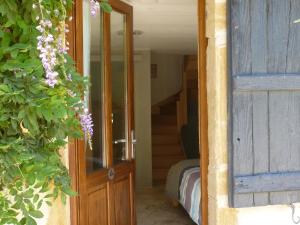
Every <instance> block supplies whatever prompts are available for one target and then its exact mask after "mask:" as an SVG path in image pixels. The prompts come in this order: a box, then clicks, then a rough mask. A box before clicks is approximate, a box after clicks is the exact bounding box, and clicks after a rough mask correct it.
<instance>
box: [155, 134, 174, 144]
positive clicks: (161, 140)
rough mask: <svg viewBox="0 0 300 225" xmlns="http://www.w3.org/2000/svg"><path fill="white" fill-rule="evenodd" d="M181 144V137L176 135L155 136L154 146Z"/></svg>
mask: <svg viewBox="0 0 300 225" xmlns="http://www.w3.org/2000/svg"><path fill="white" fill-rule="evenodd" d="M157 144H158V145H164V144H166V145H168V144H179V136H178V135H175V134H153V135H152V145H157Z"/></svg>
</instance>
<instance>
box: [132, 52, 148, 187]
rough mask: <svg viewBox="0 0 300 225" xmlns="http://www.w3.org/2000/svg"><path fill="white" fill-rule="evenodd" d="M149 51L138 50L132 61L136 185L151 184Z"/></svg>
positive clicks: (146, 185) (144, 185) (145, 185)
mask: <svg viewBox="0 0 300 225" xmlns="http://www.w3.org/2000/svg"><path fill="white" fill-rule="evenodd" d="M150 64H151V53H150V50H145V51H138V52H137V53H136V57H135V61H134V67H135V68H134V100H135V102H134V107H135V131H136V139H137V144H136V185H137V187H151V186H152V149H151V75H150Z"/></svg>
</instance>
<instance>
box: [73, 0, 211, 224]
mask: <svg viewBox="0 0 300 225" xmlns="http://www.w3.org/2000/svg"><path fill="white" fill-rule="evenodd" d="M88 2H89V1H88V0H84V1H82V0H76V1H75V5H74V11H73V17H74V20H73V22H72V23H71V24H70V28H71V35H70V36H71V37H72V38H71V40H70V43H71V45H70V46H71V54H72V55H73V57H74V59H75V61H76V64H77V66H78V70H79V72H81V73H84V71H85V70H86V69H87V68H88V69H89V70H90V71H89V72H87V73H88V75H89V76H90V78H89V79H90V81H91V83H92V84H91V90H90V92H89V94H90V96H89V99H90V101H89V103H90V104H91V105H90V106H89V107H91V108H92V110H93V111H94V112H95V116H96V117H97V119H100V120H101V121H100V122H99V126H98V128H99V129H98V131H99V132H98V133H99V135H98V136H99V137H101V138H100V139H98V140H96V139H95V140H94V143H93V144H94V146H96V148H95V149H93V152H89V151H86V150H87V149H86V143H85V142H84V141H75V142H72V143H70V148H71V149H73V151H70V153H71V154H70V173H71V175H72V178H73V179H72V182H73V187H74V189H75V190H76V191H77V192H78V193H79V195H78V196H77V197H76V198H72V199H71V221H72V222H71V223H72V225H86V224H88V225H94V224H95V225H104V224H105V225H106V224H107V225H121V224H122V225H123V224H124V225H134V224H136V223H135V217H137V218H138V221H137V224H138V225H151V224H154V223H155V224H156V225H159V224H193V223H194V222H195V223H198V224H202V225H207V190H206V189H207V182H206V180H207V163H208V157H207V137H206V135H205V134H207V115H206V114H207V111H206V110H207V107H206V86H205V85H206V80H205V78H206V62H205V58H206V38H205V10H204V9H205V1H201V0H199V1H198V2H199V4H198V2H197V0H186V1H184V2H183V1H182V0H127V1H126V0H124V1H121V0H110V3H111V5H112V7H113V13H111V14H107V13H101V12H100V14H99V15H97V16H96V17H94V18H91V17H89V16H87V15H88V10H89V8H88V7H90V6H89V5H88ZM197 4H198V12H197ZM85 7H86V8H85ZM85 13H87V14H85ZM197 13H198V14H197ZM133 14H134V17H133V18H135V21H136V23H135V25H134V26H133V21H132V15H133ZM198 15H199V16H198ZM197 18H198V19H199V21H198V20H197ZM138 23H140V24H138ZM198 25H199V26H198ZM198 32H199V38H198V41H197V34H198ZM132 38H134V45H135V46H134V48H133V40H132ZM133 49H134V52H133V51H132V50H133ZM133 64H134V65H135V68H134V69H133ZM197 66H198V68H197ZM93 68H98V69H95V70H93ZM133 70H135V71H134V72H135V76H134V77H133ZM91 72H92V73H91ZM120 77H122V79H123V81H122V83H121V86H120V85H119V81H120V79H119V78H120ZM115 78H116V80H114V79H115ZM133 80H134V82H133ZM133 83H134V84H135V85H134V86H133ZM97 85H98V86H97ZM118 85H119V86H118ZM120 87H122V88H120ZM114 90H115V92H114ZM93 93H94V94H93ZM133 93H134V101H133ZM199 93H200V94H199ZM133 102H134V104H133ZM97 104H98V105H97ZM93 107H94V108H93ZM200 111H201V113H200V114H199V112H200ZM118 112H119V113H118ZM133 112H134V114H135V116H132V117H131V115H133ZM203 112H204V113H203ZM97 113H98V114H97ZM118 115H120V117H119V116H118ZM116 121H119V122H118V124H116V123H115V122H116ZM153 123H156V124H153ZM120 124H121V125H120ZM115 125H116V127H114V126H115ZM199 127H200V129H201V131H200V130H199ZM119 128H120V129H121V131H122V132H119V131H118V129H119ZM134 130H135V132H134ZM203 131H204V132H203ZM155 135H156V137H153V136H155ZM199 136H200V137H199ZM114 137H116V138H114ZM135 138H137V144H136V145H135ZM155 138H156V139H155ZM97 141H98V142H97ZM155 143H156V144H158V145H157V146H153V144H155ZM134 145H135V147H134ZM163 145H165V146H163ZM199 145H201V147H200V148H199ZM203 146H204V147H203ZM199 149H200V151H201V153H200V155H201V157H199V154H198V153H199ZM99 150H100V151H99ZM174 150H175V151H177V152H175V153H174ZM97 153H99V154H98V155H97ZM169 153H171V154H169ZM203 153H205V154H203ZM200 158H201V163H200V164H199V161H200ZM191 161H192V163H191ZM174 165H175V166H174ZM200 165H201V166H200ZM200 167H201V171H200ZM135 171H136V172H135ZM205 171H206V172H205ZM169 174H171V175H169ZM200 174H201V176H200ZM189 177H194V184H191V185H189V183H191V179H189ZM200 180H201V182H200ZM134 181H135V182H136V185H134ZM174 182H175V183H174ZM173 184H174V185H173ZM197 185H198V186H197ZM176 186H177V187H176ZM190 189H191V190H190ZM135 192H136V193H137V194H135ZM166 193H167V194H166ZM192 194H193V197H192ZM182 196H184V198H185V199H184V201H183V200H182V198H181V197H182ZM200 196H201V204H200ZM197 198H198V199H197ZM191 200H194V201H191ZM135 203H137V205H138V206H137V209H136V204H135ZM180 205H181V206H180ZM174 206H176V207H174ZM184 208H185V210H184ZM151 209H153V210H154V211H152V212H153V214H151V213H150V214H149V212H150V211H151ZM200 211H201V212H200ZM143 213H144V214H143ZM156 213H157V214H156ZM136 214H137V215H136ZM189 216H190V217H191V219H190V218H189ZM174 217H175V218H174ZM141 218H145V219H141ZM156 218H161V219H162V220H161V221H158V222H155V220H153V219H156ZM176 218H177V219H176ZM200 218H201V219H200ZM174 219H175V221H174ZM121 221H122V222H121ZM147 221H148V223H147ZM193 221H194V222H193ZM153 222H154V223H153ZM159 222H160V223H159ZM178 222H179V223H178Z"/></svg>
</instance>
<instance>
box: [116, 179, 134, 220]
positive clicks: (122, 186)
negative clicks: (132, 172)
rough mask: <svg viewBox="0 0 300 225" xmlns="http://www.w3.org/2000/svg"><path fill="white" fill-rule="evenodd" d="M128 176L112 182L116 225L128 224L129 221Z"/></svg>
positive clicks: (129, 197)
mask: <svg viewBox="0 0 300 225" xmlns="http://www.w3.org/2000/svg"><path fill="white" fill-rule="evenodd" d="M130 182H131V180H130V176H128V175H127V176H126V177H124V178H122V179H120V180H117V181H115V182H114V184H113V190H114V204H115V221H116V224H117V225H130V224H132V223H131V191H130V187H131V185H130Z"/></svg>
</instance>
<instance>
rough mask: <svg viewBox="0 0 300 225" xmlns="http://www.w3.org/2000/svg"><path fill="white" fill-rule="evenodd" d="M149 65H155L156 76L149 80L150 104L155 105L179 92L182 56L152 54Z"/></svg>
mask: <svg viewBox="0 0 300 225" xmlns="http://www.w3.org/2000/svg"><path fill="white" fill-rule="evenodd" d="M151 64H156V65H157V76H156V77H155V78H153V79H151V103H152V105H155V104H157V103H159V102H161V101H163V100H165V99H167V98H168V97H170V96H172V95H174V94H176V93H177V92H179V91H180V89H181V87H182V73H183V56H182V55H176V54H158V53H152V54H151Z"/></svg>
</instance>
